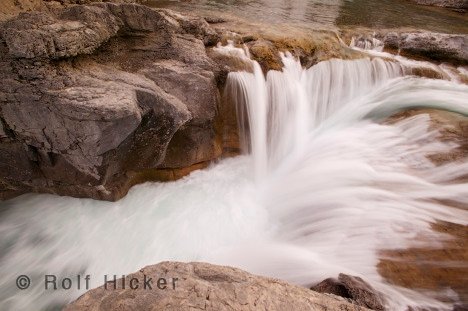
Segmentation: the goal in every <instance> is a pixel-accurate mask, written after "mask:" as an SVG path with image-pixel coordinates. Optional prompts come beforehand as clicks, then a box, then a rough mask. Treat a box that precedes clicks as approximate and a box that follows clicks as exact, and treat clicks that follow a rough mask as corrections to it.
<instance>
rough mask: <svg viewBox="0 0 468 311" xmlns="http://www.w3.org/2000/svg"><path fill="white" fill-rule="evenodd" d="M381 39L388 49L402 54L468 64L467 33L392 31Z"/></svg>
mask: <svg viewBox="0 0 468 311" xmlns="http://www.w3.org/2000/svg"><path fill="white" fill-rule="evenodd" d="M381 39H382V41H383V43H384V44H385V48H386V49H390V50H394V51H399V52H400V53H401V54H402V55H406V56H412V57H422V58H425V59H429V60H435V61H442V62H444V61H446V62H451V63H455V64H457V65H466V64H468V35H465V34H457V35H451V34H442V33H433V32H421V33H419V32H416V33H396V32H390V33H387V34H385V35H382V36H381Z"/></svg>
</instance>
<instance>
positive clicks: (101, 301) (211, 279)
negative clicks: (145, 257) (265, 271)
mask: <svg viewBox="0 0 468 311" xmlns="http://www.w3.org/2000/svg"><path fill="white" fill-rule="evenodd" d="M145 275H146V277H147V280H148V278H152V284H153V286H152V289H148V287H147V288H146V289H144V288H143V286H142V285H141V284H142V283H143V281H144V278H145ZM132 278H135V279H137V280H139V284H140V287H139V288H138V289H130V288H129V286H128V284H129V282H130V280H131V279H132ZM174 278H177V280H175V282H174ZM158 279H164V280H165V283H164V282H163V281H160V285H161V284H166V288H165V289H159V288H158V287H157V282H158ZM125 282H126V283H127V286H126V289H122V285H121V284H122V281H121V280H119V281H118V282H117V284H118V285H117V288H116V289H114V287H113V284H110V283H108V286H110V287H111V289H109V287H108V289H105V288H104V286H101V287H99V288H96V289H93V290H91V291H88V292H87V293H85V294H84V295H83V296H81V297H80V298H78V300H76V301H75V302H73V303H71V304H69V305H68V306H66V307H65V309H64V310H66V311H87V310H89V311H91V310H93V311H106V310H109V311H110V310H139V311H145V310H148V311H149V310H166V311H171V310H174V311H176V310H177V311H184V310H195V309H197V310H198V309H200V310H207V311H209V310H213V311H215V310H216V311H223V310H239V311H241V310H269V311H284V310H295V311H301V310H304V311H305V310H307V311H309V310H348V311H353V310H356V311H357V310H368V309H365V308H363V307H359V306H356V305H353V304H351V303H349V302H347V301H346V300H344V299H343V298H340V297H337V296H333V295H324V294H319V293H316V292H313V291H311V290H308V289H306V288H302V287H298V286H294V285H291V284H288V283H286V282H283V281H280V280H275V279H270V278H264V277H259V276H255V275H252V274H249V273H247V272H244V271H242V270H239V269H235V268H230V267H223V266H215V265H210V264H206V263H178V262H163V263H160V264H157V265H154V266H148V267H146V268H143V269H142V270H140V271H139V272H137V273H134V274H132V275H129V276H127V277H126V278H125ZM174 285H175V286H174ZM161 287H164V286H161Z"/></svg>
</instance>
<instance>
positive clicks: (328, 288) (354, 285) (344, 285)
mask: <svg viewBox="0 0 468 311" xmlns="http://www.w3.org/2000/svg"><path fill="white" fill-rule="evenodd" d="M311 289H312V290H314V291H316V292H319V293H329V294H334V295H337V296H340V297H344V298H348V299H350V300H351V301H353V303H356V304H357V305H360V306H363V307H366V308H369V309H372V310H385V302H384V299H383V297H382V295H381V294H380V293H379V292H377V291H376V290H375V289H373V288H372V286H370V285H369V284H368V283H367V282H366V281H364V280H363V279H361V278H360V277H357V276H351V275H346V274H343V273H340V274H339V276H338V279H333V278H329V279H326V280H323V281H322V282H320V283H318V284H317V285H315V286H313V287H311Z"/></svg>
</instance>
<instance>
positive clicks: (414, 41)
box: [0, 0, 468, 310]
mask: <svg viewBox="0 0 468 311" xmlns="http://www.w3.org/2000/svg"><path fill="white" fill-rule="evenodd" d="M127 2H133V1H119V3H109V2H100V1H97V2H96V3H95V2H94V1H61V2H58V1H44V2H43V1H26V0H21V1H7V2H5V5H4V6H3V7H2V8H1V10H0V19H1V22H0V76H1V78H2V83H1V84H0V199H2V200H6V199H10V198H13V197H16V196H19V195H21V194H24V193H31V192H35V193H52V194H58V195H66V196H73V197H82V198H92V199H98V200H107V201H116V200H119V199H121V198H123V197H124V196H125V195H126V194H127V192H128V191H129V189H130V188H131V187H132V186H134V185H136V184H139V183H144V182H147V181H172V180H176V179H179V178H182V177H184V176H186V175H187V174H189V173H190V172H192V171H194V170H198V169H203V168H205V167H207V166H208V165H209V164H210V163H213V162H214V161H217V160H218V159H221V158H223V157H227V156H231V155H237V154H239V152H240V150H239V148H240V147H239V135H238V123H237V117H236V110H235V107H234V106H233V104H232V102H231V101H230V99H229V98H226V97H225V96H224V94H223V92H224V87H225V82H226V77H227V75H228V73H229V72H231V71H235V70H239V69H246V70H248V71H252V70H253V69H252V68H251V67H249V66H250V65H249V63H245V62H239V61H238V60H233V59H232V58H230V57H227V56H226V55H223V54H220V53H218V52H216V49H215V47H216V45H217V44H218V43H221V44H227V42H228V41H232V42H234V44H236V45H237V46H242V45H245V46H246V47H247V48H248V49H249V51H250V55H251V56H252V58H253V59H255V60H256V61H258V62H259V64H260V66H261V69H262V71H263V72H264V73H266V72H268V71H270V70H280V69H281V68H282V67H283V65H284V64H283V59H282V58H281V57H280V55H279V52H286V51H289V52H291V53H292V54H293V55H295V56H296V57H298V58H299V60H300V63H301V65H302V66H303V67H305V68H310V67H311V66H313V65H315V64H317V63H318V62H320V61H323V60H328V59H331V58H340V59H359V58H363V57H374V56H369V55H367V54H365V51H363V50H358V49H353V48H350V47H349V45H350V44H351V42H352V40H353V41H354V44H355V46H357V47H366V45H368V44H370V45H371V46H372V44H374V43H375V42H377V43H378V44H382V50H384V51H386V52H389V53H391V54H392V55H396V54H399V55H401V56H404V57H407V58H409V59H415V60H418V61H424V62H430V64H432V65H434V66H439V65H440V66H441V67H440V68H443V70H442V71H440V68H439V67H437V68H438V69H437V68H436V69H434V67H430V68H429V67H427V66H426V67H425V66H420V67H418V66H419V65H415V67H414V68H413V69H412V70H413V71H412V73H413V74H415V75H419V76H425V77H430V78H438V79H448V78H450V77H449V76H448V75H449V74H452V75H454V76H455V78H456V79H457V81H459V82H460V83H465V84H466V83H467V81H468V71H467V69H466V68H467V67H466V66H467V64H468V54H467V51H468V49H467V47H468V35H467V34H466V33H463V32H461V33H443V32H437V31H433V30H431V31H428V30H425V29H414V28H412V27H408V28H388V29H379V30H378V31H375V29H372V28H369V27H343V28H342V29H336V28H333V27H325V28H327V29H312V28H307V27H305V28H304V29H302V28H300V27H297V25H289V24H288V25H285V24H280V25H271V24H265V23H263V24H261V23H259V24H256V23H255V22H253V21H246V20H242V19H240V18H238V17H236V16H232V15H229V14H228V15H226V16H224V15H223V16H222V17H216V14H212V12H211V14H204V13H203V14H198V13H200V12H187V9H185V10H184V12H183V13H180V12H176V11H173V10H170V9H164V8H150V7H148V6H145V5H140V4H134V3H127ZM416 2H417V3H418V4H422V5H435V6H442V7H448V8H450V9H456V10H457V12H455V13H456V14H464V13H463V10H466V1H416ZM452 13H453V12H452ZM452 13H450V14H452ZM201 16H204V17H201ZM461 16H462V17H459V18H460V19H461V20H463V19H464V17H463V15H461ZM457 29H458V28H457ZM460 29H461V28H460ZM285 32H287V34H286V35H285ZM374 40H377V41H374ZM389 60H391V61H393V60H392V59H391V58H389ZM428 68H429V69H428ZM431 68H432V69H431ZM447 68H448V69H447ZM420 114H428V116H429V118H430V120H431V124H432V126H433V129H435V130H439V131H440V132H441V133H442V136H443V140H444V141H447V142H451V143H456V144H457V145H459V147H458V148H456V149H454V150H453V151H452V152H450V153H448V154H436V155H431V160H432V161H433V163H435V164H436V165H441V164H444V163H450V162H451V161H466V160H467V154H468V150H467V144H466V141H467V137H468V133H467V130H468V126H467V124H466V123H467V121H466V119H467V118H466V116H462V115H459V114H453V113H448V112H440V111H436V110H427V109H421V110H418V109H416V110H409V111H404V112H401V113H398V114H396V115H394V116H392V117H391V118H389V119H386V120H382V122H383V123H388V124H392V123H394V122H396V121H397V120H404V119H407V118H410V117H412V116H415V115H420ZM461 178H465V177H461ZM445 203H446V204H447V205H450V206H452V205H453V206H454V207H456V208H459V209H464V208H466V206H460V205H457V204H455V203H453V202H445ZM432 226H433V227H434V231H437V232H445V233H447V234H448V235H450V236H452V240H449V241H447V242H446V243H445V244H444V248H440V247H439V248H436V249H431V248H427V247H426V248H425V247H420V248H418V247H414V248H402V249H399V250H394V249H392V250H385V249H384V250H382V252H381V254H380V257H379V263H378V270H379V273H380V274H381V275H382V276H383V277H384V278H385V279H386V280H387V281H388V282H389V283H391V284H395V285H398V286H402V287H407V288H417V289H419V290H420V291H422V292H424V291H435V292H442V291H444V290H445V289H447V288H449V291H450V293H449V294H447V295H445V294H441V295H440V297H439V299H440V300H442V301H445V302H449V303H454V304H460V305H458V306H457V308H463V307H462V305H461V303H463V301H466V299H467V297H466V292H465V291H464V288H465V286H464V284H465V283H466V280H465V279H464V278H463V275H465V274H466V262H467V257H466V235H465V234H464V233H465V232H466V226H463V225H454V224H450V223H444V222H436V223H433V224H432ZM454 263H456V264H457V265H455V264H454ZM428 267H429V268H428ZM428 271H430V273H429V272H428ZM142 273H148V274H150V275H152V274H154V275H161V274H162V275H165V274H168V273H174V274H178V276H179V277H180V278H181V280H182V281H181V282H180V283H179V284H180V288H178V290H177V291H161V292H160V291H157V292H155V293H153V292H152V293H151V295H146V292H144V291H137V292H135V291H129V290H124V289H119V290H118V291H113V292H107V291H105V290H103V289H102V288H98V289H95V290H93V291H91V292H88V293H86V294H85V295H84V296H82V297H81V298H80V299H78V300H77V301H76V302H74V303H72V304H71V305H69V306H68V307H67V310H115V309H116V308H117V307H121V308H124V307H127V308H130V307H131V308H137V309H138V310H146V309H148V310H151V309H161V308H164V309H167V310H185V309H187V310H189V309H190V308H192V309H193V308H201V309H206V310H231V309H235V310H255V309H259V308H261V309H268V310H286V309H290V308H293V309H294V310H310V309H313V308H321V309H323V310H364V308H365V307H370V308H372V309H374V310H382V309H384V308H385V302H384V300H381V298H379V294H378V293H374V295H373V296H372V298H366V299H364V302H362V300H361V301H358V300H359V297H358V296H360V294H361V293H362V291H360V290H359V291H357V292H358V294H356V289H355V287H352V286H351V287H350V286H348V285H349V278H348V277H347V276H340V277H338V279H337V280H328V281H324V283H320V284H317V285H316V286H315V287H314V289H316V290H320V291H322V292H326V293H332V294H333V293H334V294H340V293H341V294H342V296H344V297H345V299H342V298H338V297H336V296H333V295H331V294H318V293H316V292H313V291H310V290H308V289H305V288H300V287H295V286H293V285H290V284H287V283H284V282H281V281H277V280H272V279H266V278H262V277H257V276H253V275H250V274H248V273H246V272H243V271H241V270H237V269H234V268H227V267H220V266H214V265H208V264H198V263H193V264H182V263H162V264H158V265H156V266H150V267H147V268H144V269H142V270H141V271H140V272H137V273H136V274H135V275H136V276H141V274H142ZM330 277H332V276H331V275H330ZM351 278H352V280H353V282H354V283H353V284H356V282H357V283H359V282H360V281H361V280H359V279H356V278H354V277H351ZM356 280H357V281H356ZM360 285H361V286H362V287H361V290H362V288H365V289H367V291H368V292H373V291H374V290H373V289H372V288H368V287H367V285H368V284H364V285H363V284H360ZM451 291H453V292H455V293H456V297H455V298H453V296H454V295H451V293H452V292H451ZM353 293H354V295H355V297H353V296H352V295H353ZM356 297H357V298H356ZM376 297H377V298H376ZM366 301H367V303H369V301H371V302H370V303H369V304H366ZM376 301H377V302H378V303H376Z"/></svg>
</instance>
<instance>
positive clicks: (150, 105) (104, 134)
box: [0, 3, 221, 200]
mask: <svg viewBox="0 0 468 311" xmlns="http://www.w3.org/2000/svg"><path fill="white" fill-rule="evenodd" d="M0 36H1V37H0V76H2V83H1V84H0V122H1V123H0V125H1V131H0V159H1V161H0V168H1V169H0V198H3V199H5V198H8V197H11V196H15V195H18V194H21V193H24V192H51V193H57V194H62V195H72V196H77V197H92V198H97V199H106V200H115V199H118V198H120V197H122V196H123V195H124V194H125V193H126V191H127V190H128V188H129V187H130V186H131V185H133V184H134V183H137V182H143V181H145V180H148V179H151V180H154V179H156V180H158V172H159V170H161V174H162V175H163V176H164V177H162V178H161V179H163V180H166V179H167V178H166V177H167V176H168V172H167V170H179V169H182V170H184V172H185V173H188V172H189V171H188V170H186V168H187V167H194V168H195V167H199V164H200V163H205V162H208V161H210V160H212V159H214V158H216V157H218V156H219V155H220V153H221V146H220V139H219V135H218V134H217V128H216V126H217V124H218V123H219V122H220V121H219V114H218V108H217V106H218V104H219V98H220V95H219V91H218V88H217V83H218V82H217V80H218V75H219V69H218V66H217V64H216V63H214V62H213V61H212V60H211V59H210V58H209V57H208V56H207V54H206V51H205V45H209V44H211V43H213V42H215V41H216V32H214V31H213V30H211V28H210V27H209V25H208V24H207V23H206V21H204V20H203V19H197V18H194V17H190V18H188V17H184V16H182V15H179V14H176V13H174V12H171V11H168V10H152V9H150V8H148V7H145V6H141V5H135V4H113V3H95V4H92V5H79V6H70V7H66V8H65V9H60V10H56V11H54V13H45V12H30V13H22V14H20V15H19V16H18V17H16V18H14V19H11V20H9V21H7V22H5V23H4V24H2V25H1V26H0ZM175 175H180V174H178V173H177V172H173V173H172V176H175ZM134 176H138V177H137V178H133V177H134ZM144 176H147V177H148V178H145V177H144Z"/></svg>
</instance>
